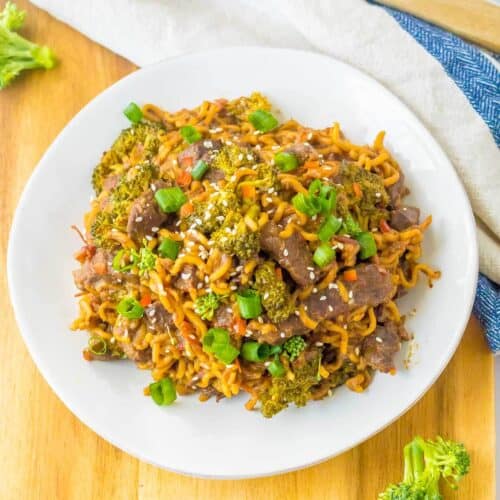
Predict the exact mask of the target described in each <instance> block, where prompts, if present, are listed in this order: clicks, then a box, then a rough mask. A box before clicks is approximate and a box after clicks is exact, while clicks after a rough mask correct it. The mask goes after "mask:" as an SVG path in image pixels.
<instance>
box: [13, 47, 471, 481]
mask: <svg viewBox="0 0 500 500" xmlns="http://www.w3.org/2000/svg"><path fill="white" fill-rule="evenodd" d="M239 51H243V52H244V51H252V52H253V51H262V52H274V53H284V52H286V53H291V54H294V53H295V54H297V53H299V54H301V55H302V56H307V57H315V58H318V59H323V60H324V61H325V62H327V63H328V62H331V61H333V62H335V63H336V64H339V65H341V66H343V67H345V68H347V69H348V71H351V72H354V73H355V74H356V75H357V77H359V78H361V79H363V80H365V81H366V82H368V83H369V84H370V85H372V86H373V87H374V88H377V89H378V91H379V92H382V93H384V94H385V96H386V97H388V98H390V99H392V100H393V101H395V102H396V103H397V105H399V106H401V107H402V108H403V109H404V110H406V112H407V113H409V114H410V115H411V116H412V117H413V119H414V120H415V123H416V124H417V125H418V127H419V128H420V129H421V131H422V132H423V133H424V135H425V136H426V138H427V144H429V145H430V146H431V147H432V150H433V152H434V153H436V154H437V155H438V156H439V157H440V158H441V161H444V162H446V163H447V164H448V165H449V167H450V175H454V176H455V179H456V181H457V184H458V189H460V190H461V193H462V195H463V197H464V200H465V205H466V207H465V208H466V210H465V212H466V213H464V214H463V215H464V216H466V218H467V221H468V223H469V224H470V226H471V228H472V231H471V234H472V235H473V238H472V240H470V241H469V246H470V252H471V261H472V263H473V269H471V270H470V274H471V277H470V279H469V280H468V282H467V283H466V288H468V289H469V293H468V294H467V300H465V301H464V309H463V318H462V320H461V321H460V327H459V328H458V329H457V331H458V333H455V334H454V337H453V342H450V344H449V346H448V351H447V352H446V356H444V357H441V366H440V368H439V370H437V372H436V374H435V375H434V377H433V378H432V379H431V380H430V381H429V382H428V383H427V384H426V385H425V386H423V387H422V388H421V389H420V390H419V394H418V396H417V397H416V398H415V400H414V401H413V402H412V403H411V404H409V405H408V406H407V407H405V408H404V409H402V410H401V412H399V413H398V414H397V415H395V416H394V417H392V418H391V419H389V420H387V422H385V423H384V424H383V425H381V426H380V427H378V428H377V429H375V430H373V431H372V432H370V433H368V434H366V435H365V436H364V437H363V438H361V439H359V440H357V441H356V442H354V443H352V444H350V445H347V446H344V447H343V448H341V449H338V450H336V451H335V452H333V453H327V454H323V455H322V456H320V457H318V459H317V460H313V461H306V462H301V463H299V464H297V465H294V466H291V467H281V468H278V469H275V470H272V471H261V472H257V473H255V472H253V473H246V474H203V473H196V472H192V471H186V470H181V469H176V468H175V467H169V466H165V465H163V464H161V463H157V462H155V461H154V460H151V459H149V458H147V456H145V455H144V454H143V453H142V451H141V450H135V449H134V450H133V451H131V450H130V449H129V447H128V446H127V445H124V444H117V442H116V441H115V439H114V438H112V437H110V436H109V435H108V433H107V432H105V431H104V430H103V429H99V431H97V430H96V429H95V428H94V427H93V426H91V425H90V424H88V423H86V422H85V421H84V420H83V417H80V415H79V414H78V413H77V411H75V409H74V405H73V403H72V402H70V401H68V400H67V398H66V397H63V396H61V394H60V393H59V392H58V391H57V390H56V387H58V386H59V384H58V383H57V380H55V379H54V378H53V377H52V375H51V373H50V370H49V369H48V368H46V367H45V365H44V363H43V362H42V361H41V359H40V357H39V356H38V354H37V352H36V350H35V349H34V348H33V346H32V345H31V344H30V341H29V335H28V334H27V331H28V330H29V327H28V325H27V324H26V322H25V320H24V319H23V315H22V314H21V313H20V311H22V306H21V305H20V302H21V296H22V287H21V285H20V284H19V283H17V282H16V280H15V271H14V264H13V262H14V261H15V257H14V253H15V252H14V250H15V248H14V243H13V242H14V241H15V239H16V235H17V233H19V232H20V229H19V220H20V217H21V216H20V212H21V210H20V208H21V207H22V206H24V205H25V204H26V201H27V198H28V196H29V192H30V190H31V187H32V186H33V184H34V183H35V179H38V177H39V176H41V175H43V170H44V165H45V164H46V163H50V156H51V153H52V151H53V149H54V148H55V147H56V145H57V144H58V143H60V142H61V141H64V138H65V136H66V134H67V133H69V131H70V130H71V129H72V128H73V127H75V126H76V125H77V123H78V121H79V118H80V116H81V115H83V114H85V112H86V110H87V109H88V108H89V107H90V106H95V105H96V104H98V103H99V101H100V100H101V99H102V98H104V96H105V95H107V94H108V93H110V92H112V91H113V90H114V89H115V88H116V87H119V86H121V85H123V84H124V82H125V80H127V81H129V80H133V79H134V78H137V77H138V75H143V74H145V73H148V72H150V71H154V70H155V69H156V68H157V67H160V66H163V65H165V64H167V65H168V64H169V63H170V62H171V61H173V60H176V59H184V58H189V57H191V56H211V55H212V54H217V53H227V52H239ZM6 261H7V266H6V267H7V284H8V291H9V297H10V300H11V303H12V308H13V311H14V317H15V319H16V323H17V326H18V330H19V333H20V334H21V337H22V339H23V341H24V344H25V346H26V348H27V350H28V352H29V354H30V356H31V358H32V360H33V361H34V363H35V365H36V367H37V369H38V370H39V372H40V373H41V375H42V377H43V378H44V379H45V382H46V383H47V384H48V385H49V387H50V389H51V390H52V391H53V392H54V394H55V395H56V396H57V397H58V399H59V400H60V401H61V402H62V403H63V404H64V406H65V407H66V408H67V409H68V410H69V411H70V412H71V413H72V414H73V415H74V416H75V417H76V418H77V419H78V420H79V421H80V422H81V423H82V424H84V425H85V426H86V427H87V428H89V429H90V430H91V431H92V432H94V433H96V434H97V435H98V436H99V437H101V438H102V439H104V440H106V441H107V442H109V443H111V444H112V445H113V446H115V447H117V448H118V449H120V450H122V451H124V452H126V453H128V454H129V455H131V456H133V457H135V458H137V459H139V460H141V461H143V462H145V463H148V464H151V465H154V466H156V467H159V468H160V469H164V470H168V471H171V472H175V473H178V474H182V475H185V476H189V477H197V478H203V479H250V478H259V477H269V476H274V475H277V474H285V473H288V472H293V471H296V470H300V469H304V468H307V467H311V466H314V465H317V464H319V463H322V462H324V461H326V460H329V459H330V458H333V457H336V456H338V455H340V454H342V453H344V452H346V451H348V450H350V449H353V448H355V447H356V446H359V445H360V444H361V443H363V442H365V441H367V440H368V439H370V438H371V437H373V436H374V435H376V434H378V433H379V432H381V431H383V430H384V429H386V428H387V427H388V426H389V425H391V424H392V423H394V422H395V421H396V420H398V419H399V418H400V417H401V416H402V415H404V414H405V413H406V412H408V411H409V410H410V409H411V408H413V406H414V405H415V404H416V403H418V402H419V401H420V400H421V399H422V397H423V396H424V395H425V394H426V393H427V392H428V391H429V389H430V388H431V387H432V386H433V385H434V384H435V382H436V380H437V379H438V378H439V377H440V376H441V374H442V373H443V371H444V370H445V368H446V367H447V366H448V364H449V362H450V360H451V358H452V357H453V355H454V354H455V352H456V350H457V348H458V345H459V343H460V341H461V339H462V337H463V334H464V332H465V328H466V326H467V323H468V321H469V318H470V315H471V312H472V307H473V303H474V295H475V290H476V286H477V279H478V270H479V269H478V268H479V260H478V245H477V231H476V226H475V219H474V215H473V211H472V207H471V204H470V200H469V197H468V195H467V192H466V190H465V188H464V185H463V183H462V180H461V179H460V177H459V176H458V174H457V172H456V170H455V168H454V166H453V164H452V162H451V160H450V159H449V157H448V155H447V154H446V153H445V151H444V150H443V148H442V147H441V145H440V144H439V142H438V140H437V139H436V138H435V137H434V135H433V134H432V133H431V132H430V131H429V130H428V128H427V127H426V126H425V125H424V123H423V122H422V121H421V119H420V118H419V117H418V116H417V115H416V114H415V113H414V112H413V111H412V110H411V109H410V107H409V106H408V105H407V104H406V103H405V102H404V101H402V100H401V99H400V98H399V97H398V96H397V95H395V94H394V93H393V92H391V91H390V90H389V89H387V88H386V86H385V85H384V84H383V83H381V82H380V81H378V80H377V79H376V78H374V77H372V76H371V75H369V74H367V73H365V72H364V71H362V70H360V69H358V68H357V67H355V66H352V65H350V64H348V63H346V62H344V61H342V60H340V59H337V58H336V57H333V56H330V55H327V54H323V53H320V52H315V51H311V50H303V49H293V48H280V47H263V46H254V45H241V46H233V47H225V48H211V49H205V50H197V51H190V52H186V53H183V54H179V55H175V56H172V57H167V58H165V59H162V60H161V61H158V62H156V63H154V64H149V65H146V66H144V67H142V68H138V69H136V70H134V71H132V72H131V73H129V74H127V75H125V76H123V77H122V78H120V79H119V80H117V81H116V82H114V83H113V84H111V85H110V86H108V87H106V88H105V89H104V90H102V91H101V92H99V94H97V95H96V96H95V97H93V98H92V99H91V100H90V101H88V102H87V103H86V104H85V105H84V106H83V107H82V108H81V109H80V110H79V111H78V112H77V113H76V114H75V115H74V116H73V117H72V118H71V119H70V120H69V121H68V122H67V123H66V124H65V125H64V127H63V128H62V129H61V131H60V132H59V133H58V134H57V136H56V137H55V138H54V139H53V141H52V142H51V144H50V145H49V146H48V147H47V149H46V150H45V152H44V153H43V155H42V156H41V158H40V159H39V160H38V162H37V163H36V166H35V167H34V169H33V170H32V173H31V174H30V176H29V178H28V180H27V182H26V184H25V186H24V188H23V189H22V192H21V195H20V197H19V199H18V201H17V204H16V208H15V212H14V216H13V218H12V222H11V227H10V230H9V236H8V244H7V259H6Z"/></svg>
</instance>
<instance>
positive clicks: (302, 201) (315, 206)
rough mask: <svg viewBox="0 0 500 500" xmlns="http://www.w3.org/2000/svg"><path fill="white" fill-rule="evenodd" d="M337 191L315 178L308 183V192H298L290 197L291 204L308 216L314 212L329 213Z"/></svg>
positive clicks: (334, 203) (333, 208) (333, 206)
mask: <svg viewBox="0 0 500 500" xmlns="http://www.w3.org/2000/svg"><path fill="white" fill-rule="evenodd" d="M336 201H337V192H336V191H335V189H334V188H333V187H332V186H328V185H326V184H322V183H321V181H320V180H319V179H315V180H314V181H313V182H311V184H310V185H309V189H308V193H307V194H305V193H298V194H296V195H295V196H294V197H293V198H292V204H293V206H294V207H295V208H296V209H297V210H298V211H299V212H302V213H304V214H306V215H308V216H309V217H312V216H314V215H316V214H319V213H321V214H323V215H330V214H331V213H332V212H333V210H335V205H336Z"/></svg>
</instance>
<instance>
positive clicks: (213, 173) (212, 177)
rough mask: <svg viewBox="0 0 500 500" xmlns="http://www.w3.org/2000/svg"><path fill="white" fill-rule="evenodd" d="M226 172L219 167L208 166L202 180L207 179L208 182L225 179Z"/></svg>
mask: <svg viewBox="0 0 500 500" xmlns="http://www.w3.org/2000/svg"><path fill="white" fill-rule="evenodd" d="M225 177H226V174H224V172H223V171H222V170H221V169H220V168H214V167H210V168H209V169H208V170H207V173H206V174H205V175H204V176H203V180H207V181H208V182H219V181H221V180H223V179H225Z"/></svg>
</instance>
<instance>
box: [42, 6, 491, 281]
mask: <svg viewBox="0 0 500 500" xmlns="http://www.w3.org/2000/svg"><path fill="white" fill-rule="evenodd" d="M32 1H33V3H34V4H36V5H38V6H39V7H42V8H43V9H45V10H47V11H48V12H50V13H51V14H52V15H54V16H55V17H57V18H59V19H60V20H62V21H64V22H66V23H68V24H70V25H71V26H73V27H74V28H76V29H77V30H79V31H81V32H82V33H84V34H85V35H87V36H88V37H89V38H91V39H93V40H95V41H97V42H99V43H101V44H102V45H104V46H106V47H108V48H109V49H111V50H112V51H114V52H116V53H118V54H120V55H122V56H124V57H126V58H127V59H129V60H131V61H132V62H134V63H136V64H138V65H139V66H143V65H147V64H150V63H153V62H156V61H159V60H161V59H164V58H166V57H169V56H173V55H177V54H182V53H185V52H192V51H197V50H200V49H206V48H212V47H224V46H234V45H266V46H272V47H292V48H302V49H309V50H316V51H320V52H323V53H325V54H330V55H332V56H334V57H336V58H338V59H340V60H342V61H345V62H347V63H349V64H351V65H353V66H355V67H357V68H359V69H361V70H363V71H364V72H366V73H368V74H369V75H371V76H373V77H374V78H376V79H377V80H378V81H380V82H381V83H383V84H384V85H385V86H386V87H387V88H388V89H390V90H391V91H392V92H393V93H394V94H396V95H397V96H398V97H400V98H401V99H402V100H403V101H404V102H405V103H406V104H407V105H408V106H409V107H410V108H411V109H412V110H413V111H414V112H415V114H416V115H417V116H418V117H419V118H420V119H421V120H422V121H423V122H424V124H425V125H426V126H427V128H428V129H429V130H430V131H431V133H432V134H433V135H434V137H435V138H436V139H437V140H438V142H439V143H440V144H441V146H442V147H443V148H444V150H445V151H446V153H447V154H448V157H449V158H450V160H451V161H452V162H453V164H454V166H455V168H456V170H457V172H458V174H459V176H460V177H461V179H462V182H463V183H464V185H465V188H466V190H467V193H468V195H469V198H470V200H471V203H472V207H473V209H474V212H475V215H476V220H477V221H478V237H479V246H480V269H481V271H482V272H483V273H484V274H486V275H487V276H488V277H490V278H491V279H492V280H493V281H496V282H497V283H500V154H499V151H498V149H497V147H496V145H495V142H494V140H493V137H492V135H491V133H490V131H489V129H488V127H487V126H486V124H485V123H484V121H483V120H482V119H481V117H480V116H479V115H478V114H477V113H476V112H475V111H474V109H473V108H472V107H471V105H470V104H469V101H468V100H467V98H466V97H465V96H464V94H463V93H462V91H461V90H460V89H459V88H458V87H457V86H456V85H455V83H454V82H453V81H452V80H451V79H450V78H449V77H448V76H447V75H446V73H445V71H444V70H443V69H442V67H441V65H440V64H439V62H438V61H437V60H436V59H434V57H432V56H431V55H430V54H429V53H428V52H426V50H425V49H424V48H422V47H421V46H420V45H419V44H418V43H417V42H416V41H415V40H414V39H413V38H412V37H411V36H410V35H409V34H407V33H406V32H405V31H404V30H403V29H401V28H400V26H399V25H398V24H397V22H396V21H395V20H394V19H393V18H392V17H391V16H390V15H389V14H387V13H386V12H385V11H384V10H383V9H381V8H380V7H377V6H374V5H370V4H368V3H366V2H365V1H364V0H323V1H321V0H266V1H258V0H256V1H252V0H104V1H103V0H67V1H61V0H32ZM55 49H56V50H57V47H55ZM443 196H446V193H443Z"/></svg>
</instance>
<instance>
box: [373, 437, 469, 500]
mask: <svg viewBox="0 0 500 500" xmlns="http://www.w3.org/2000/svg"><path fill="white" fill-rule="evenodd" d="M469 467H470V457H469V454H468V453H467V450H466V449H465V447H464V445H463V444H460V443H456V442H454V441H446V440H444V439H443V438H441V437H437V438H436V440H435V441H431V440H424V439H422V438H421V437H416V438H415V439H413V441H411V442H410V443H408V444H407V445H406V446H405V447H404V475H403V481H402V482H401V483H399V484H391V485H389V486H388V487H387V489H386V490H385V491H383V492H382V493H380V494H379V496H378V498H379V500H442V498H443V497H442V495H441V493H440V490H439V480H440V478H441V477H442V478H444V479H445V480H447V481H448V482H449V484H450V486H451V487H452V488H454V489H456V488H457V483H458V481H459V480H460V479H461V478H462V477H463V476H464V475H465V474H467V473H468V472H469Z"/></svg>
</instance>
